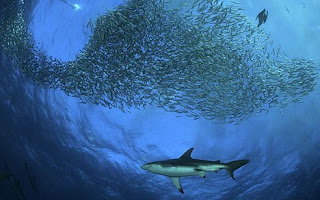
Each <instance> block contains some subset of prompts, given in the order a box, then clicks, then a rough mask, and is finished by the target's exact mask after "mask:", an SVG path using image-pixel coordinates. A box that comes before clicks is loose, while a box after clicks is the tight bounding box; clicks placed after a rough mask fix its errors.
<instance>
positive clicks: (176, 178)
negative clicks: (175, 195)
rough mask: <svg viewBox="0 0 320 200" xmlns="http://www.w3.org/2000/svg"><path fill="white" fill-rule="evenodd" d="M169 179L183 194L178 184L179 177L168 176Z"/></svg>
mask: <svg viewBox="0 0 320 200" xmlns="http://www.w3.org/2000/svg"><path fill="white" fill-rule="evenodd" d="M169 178H170V179H171V181H172V183H173V185H174V186H175V187H176V188H177V189H178V190H179V191H180V192H181V193H182V194H183V193H184V192H183V189H182V187H181V184H180V177H176V176H170V177H169Z"/></svg>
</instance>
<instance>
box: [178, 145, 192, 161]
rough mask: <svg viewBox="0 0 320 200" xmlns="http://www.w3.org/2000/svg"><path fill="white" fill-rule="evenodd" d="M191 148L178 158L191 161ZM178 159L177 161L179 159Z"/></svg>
mask: <svg viewBox="0 0 320 200" xmlns="http://www.w3.org/2000/svg"><path fill="white" fill-rule="evenodd" d="M193 149H194V148H193V147H192V148H190V149H189V150H188V151H186V152H185V153H184V154H183V155H182V156H180V158H182V159H191V153H192V151H193ZM180 158H179V159H180Z"/></svg>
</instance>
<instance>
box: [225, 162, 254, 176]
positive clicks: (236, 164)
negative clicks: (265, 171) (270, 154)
mask: <svg viewBox="0 0 320 200" xmlns="http://www.w3.org/2000/svg"><path fill="white" fill-rule="evenodd" d="M249 162H250V160H237V161H232V162H229V163H227V168H226V170H227V172H228V174H229V175H230V176H231V178H233V179H234V180H236V179H235V178H234V176H233V171H234V170H236V169H238V168H240V167H242V166H243V165H245V164H247V163H249Z"/></svg>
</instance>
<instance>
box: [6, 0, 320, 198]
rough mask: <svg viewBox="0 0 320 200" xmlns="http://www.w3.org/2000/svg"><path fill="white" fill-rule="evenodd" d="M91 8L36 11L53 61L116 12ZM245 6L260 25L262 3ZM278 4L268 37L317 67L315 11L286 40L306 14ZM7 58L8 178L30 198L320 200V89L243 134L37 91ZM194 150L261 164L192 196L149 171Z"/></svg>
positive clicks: (193, 184)
mask: <svg viewBox="0 0 320 200" xmlns="http://www.w3.org/2000/svg"><path fill="white" fill-rule="evenodd" d="M248 2H249V1H248ZM82 3H83V5H86V6H87V7H88V10H85V9H84V10H85V11H81V12H82V13H81V12H79V13H78V14H77V13H75V12H74V11H72V9H69V8H68V7H64V4H61V3H59V2H57V1H49V2H46V1H45V2H40V3H39V5H38V7H36V8H35V14H34V20H33V24H32V27H31V29H32V30H33V32H34V36H35V38H36V40H37V41H39V44H40V46H41V47H42V48H44V49H46V50H47V52H48V54H49V55H54V56H55V57H58V58H61V59H68V58H70V59H72V58H73V56H74V55H75V54H76V53H77V52H78V51H79V49H81V48H82V45H83V44H84V43H85V42H86V41H87V39H88V35H89V34H90V32H89V31H88V30H86V29H85V27H86V22H87V19H88V17H92V18H94V17H96V16H97V13H101V12H103V11H104V8H110V7H112V6H113V4H112V3H113V2H108V3H105V4H103V3H101V2H98V3H95V4H94V3H93V1H90V2H89V1H88V2H87V4H86V3H85V1H83V2H82ZM289 5H290V4H289ZM295 5H297V4H292V5H291V7H290V12H294V11H295V7H294V6H295ZM316 5H318V4H316ZM244 6H248V7H247V11H246V12H248V16H253V17H252V19H254V18H255V17H254V15H255V11H256V9H253V8H252V6H253V7H254V6H257V5H256V4H254V3H250V2H249V3H247V4H244ZM260 6H261V7H264V6H265V5H264V3H261V4H260ZM268 6H269V7H268V9H269V12H270V9H271V10H272V9H273V10H272V11H273V15H276V14H278V15H280V14H281V13H282V12H283V13H282V14H283V15H280V16H282V17H283V18H280V17H279V20H278V21H277V22H275V21H272V20H271V19H272V18H271V19H269V20H270V21H268V22H269V23H267V24H266V31H270V32H271V35H272V37H273V38H274V39H275V40H276V41H277V42H279V43H280V44H281V45H282V46H283V48H284V49H285V50H287V51H286V53H287V54H288V55H292V56H299V57H306V58H313V59H317V57H316V56H315V55H317V52H316V49H320V45H319V44H320V42H319V40H320V39H319V37H314V35H315V34H316V33H318V34H319V33H320V30H318V28H319V27H318V26H320V24H316V23H313V24H309V23H307V22H308V20H307V19H305V18H307V17H309V18H310V21H312V22H313V18H314V17H315V16H314V15H315V14H314V15H312V12H311V11H313V10H312V9H311V10H309V12H310V14H308V15H306V16H304V18H302V19H301V20H300V21H296V23H300V25H305V27H307V28H306V29H302V28H299V27H296V26H295V25H293V24H294V21H293V22H292V23H293V24H292V25H288V29H290V30H292V31H291V33H292V35H290V36H287V37H285V36H284V35H283V32H281V31H282V29H283V26H282V25H283V24H281V23H287V22H290V20H293V19H298V18H299V17H301V15H302V14H301V13H299V14H298V13H297V14H296V15H295V16H291V18H290V16H287V15H288V13H286V12H287V11H286V10H283V6H284V5H282V4H281V5H278V6H279V7H277V6H275V5H268ZM287 6H288V4H287ZM297 7H298V6H297ZM97 8H99V9H97ZM319 8H320V7H319ZM297 9H298V8H297ZM53 10H54V11H55V12H54V13H53V12H51V14H49V11H53ZM85 12H87V13H85ZM251 12H252V13H251ZM318 15H319V14H318ZM292 18H293V19H292ZM309 18H308V19H309ZM281 19H282V21H281ZM304 20H305V21H304ZM277 24H278V26H277ZM66 27H67V28H66ZM299 31H300V32H299ZM307 36H309V37H307ZM295 37H296V38H295ZM290 39H291V40H292V41H290ZM293 40H294V41H293ZM296 45H297V46H299V47H297V46H296ZM317 45H318V46H317ZM302 49H303V50H302ZM0 56H1V70H0V85H1V87H0V170H3V168H4V165H5V162H6V163H7V165H8V167H9V168H10V170H11V171H12V172H13V173H15V178H16V179H20V180H21V189H22V191H23V192H24V193H25V195H26V199H35V200H36V199H93V200H94V199H249V198H250V199H319V198H320V165H319V163H320V153H319V151H320V98H319V92H320V91H319V87H317V90H316V91H314V92H313V93H312V94H310V95H309V96H307V97H305V101H304V103H301V104H291V105H289V106H288V107H287V108H286V109H285V110H284V111H281V112H280V111H279V110H278V109H276V108H275V109H273V110H271V111H270V112H269V113H268V114H263V115H261V116H257V117H255V118H252V119H250V120H248V121H246V122H244V123H243V124H241V125H238V126H235V125H212V124H211V123H210V122H208V121H205V120H197V121H194V120H192V119H189V118H187V117H181V118H176V117H175V115H174V114H173V113H167V112H165V111H163V110H161V109H158V108H153V107H149V108H147V109H146V110H142V111H141V110H133V111H132V113H131V114H124V113H122V112H121V111H118V110H116V109H112V110H109V109H106V108H103V107H99V106H95V105H87V104H86V105H84V104H80V103H79V100H77V99H75V98H72V97H68V96H66V95H65V94H64V93H63V92H61V91H58V90H56V91H53V90H45V89H42V88H39V87H37V86H36V85H34V84H33V83H32V81H30V80H27V79H26V78H25V77H24V76H23V75H22V74H20V73H19V72H18V71H17V70H15V69H14V68H13V67H12V66H11V65H10V62H9V61H8V60H6V58H5V56H4V54H3V52H1V54H0ZM318 62H319V60H318ZM281 113H282V114H281ZM190 147H195V150H194V153H193V157H194V158H199V159H208V160H217V159H220V160H221V161H222V162H228V161H231V160H236V159H243V158H248V159H250V160H251V163H250V164H248V165H246V166H245V167H243V168H241V169H239V170H238V171H236V172H235V177H236V178H237V180H236V181H234V180H232V179H231V178H230V177H229V176H228V175H227V173H226V172H225V171H220V172H219V173H217V174H216V173H210V174H208V175H207V178H206V179H202V178H200V177H187V178H182V179H181V184H182V186H183V188H184V191H185V194H184V195H181V194H180V193H179V192H178V191H177V190H176V189H175V188H174V186H173V185H172V183H171V181H170V180H169V179H168V178H166V177H162V176H158V175H154V174H151V173H147V172H145V171H142V170H141V169H140V166H141V165H142V164H143V163H145V162H149V161H154V160H161V159H167V158H176V157H179V156H180V155H181V154H182V153H183V152H184V151H185V150H187V149H188V148H190ZM25 163H27V165H28V166H29V169H30V172H31V173H32V175H34V176H36V180H37V187H38V192H35V191H34V190H33V189H32V184H30V180H29V176H28V173H27V170H26V169H25ZM16 198H17V197H16V192H14V191H13V189H12V188H11V187H10V185H9V184H8V182H6V181H2V182H0V199H16Z"/></svg>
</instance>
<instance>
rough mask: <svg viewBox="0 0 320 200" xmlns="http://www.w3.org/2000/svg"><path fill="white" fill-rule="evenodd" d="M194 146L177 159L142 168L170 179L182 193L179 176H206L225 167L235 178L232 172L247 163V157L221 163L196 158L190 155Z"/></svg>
mask: <svg viewBox="0 0 320 200" xmlns="http://www.w3.org/2000/svg"><path fill="white" fill-rule="evenodd" d="M193 149H194V148H190V149H189V150H187V151H186V152H185V153H184V154H183V155H182V156H180V157H179V158H178V159H170V160H164V161H156V162H151V163H147V164H144V165H142V166H141V168H142V169H143V170H147V171H149V172H152V173H155V174H160V175H164V176H167V177H169V178H170V179H171V181H172V183H173V185H174V186H175V187H176V188H177V189H178V190H179V191H180V192H181V193H182V194H183V193H184V191H183V188H182V186H181V184H180V178H181V177H185V176H200V177H202V178H205V177H206V174H207V172H218V171H220V170H222V169H225V170H226V171H227V173H228V174H229V176H230V177H231V178H232V179H234V180H235V177H234V174H233V172H234V171H235V170H236V169H239V168H240V167H242V166H244V165H245V164H247V163H249V162H250V160H249V159H245V160H236V161H231V162H228V163H222V162H220V160H217V161H209V160H198V159H193V158H192V157H191V153H192V151H193Z"/></svg>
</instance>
